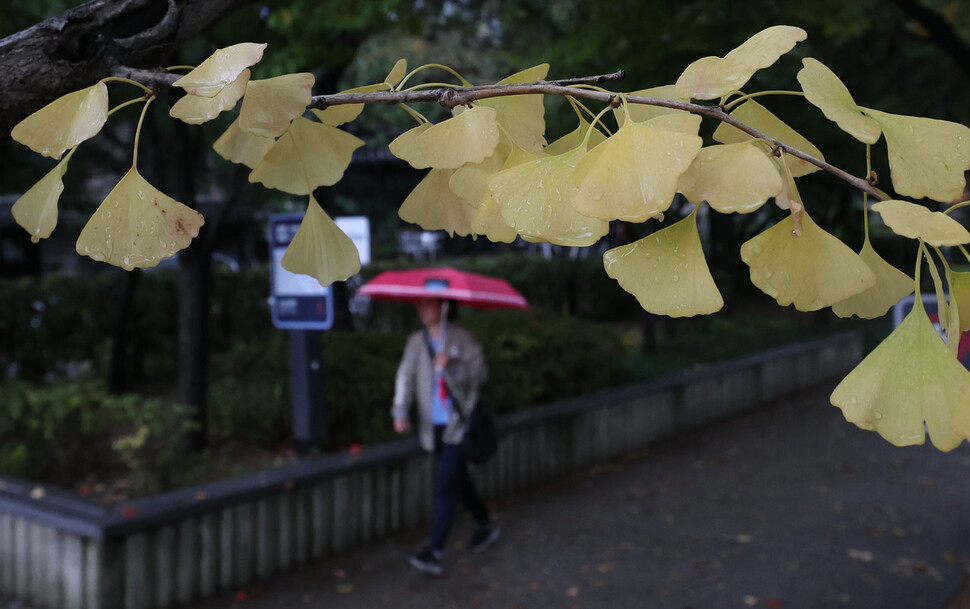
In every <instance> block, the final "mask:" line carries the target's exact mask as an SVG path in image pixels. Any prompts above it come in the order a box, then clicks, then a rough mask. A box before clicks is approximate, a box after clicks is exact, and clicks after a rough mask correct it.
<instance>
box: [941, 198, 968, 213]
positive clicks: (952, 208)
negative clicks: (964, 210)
mask: <svg viewBox="0 0 970 609" xmlns="http://www.w3.org/2000/svg"><path fill="white" fill-rule="evenodd" d="M968 205H970V200H968V201H960V202H959V203H955V204H954V205H951V206H950V207H948V208H947V209H946V210H944V211H943V213H945V214H947V215H949V214H951V213H953V212H954V211H956V210H958V209H960V208H961V207H967V206H968Z"/></svg>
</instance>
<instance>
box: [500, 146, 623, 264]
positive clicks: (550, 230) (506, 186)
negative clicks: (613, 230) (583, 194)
mask: <svg viewBox="0 0 970 609" xmlns="http://www.w3.org/2000/svg"><path fill="white" fill-rule="evenodd" d="M594 150H599V147H597V148H595V149H594ZM585 154H586V151H585V150H584V149H583V147H582V146H580V147H578V148H576V149H575V150H572V151H571V152H567V153H564V154H560V155H557V156H551V157H543V158H539V159H536V160H535V161H530V162H528V163H523V164H521V165H517V166H515V167H512V168H510V169H506V170H503V171H500V172H498V173H497V174H495V175H494V176H492V177H491V178H490V179H489V181H488V189H489V191H491V193H492V196H493V197H495V202H496V203H497V204H498V205H499V209H501V211H502V217H503V218H504V219H505V221H506V222H507V223H508V224H509V225H510V226H512V227H514V228H515V230H516V232H518V233H519V235H521V236H522V237H523V238H524V239H527V240H532V241H548V242H549V243H553V244H555V245H572V246H584V245H593V244H594V243H596V242H597V241H599V239H600V237H602V236H603V235H605V234H606V233H608V232H609V229H610V225H609V223H608V222H604V221H602V220H599V219H596V218H591V217H589V216H584V215H582V214H580V213H579V212H577V211H576V210H575V209H573V206H572V205H571V204H570V201H571V200H572V198H573V196H574V195H575V193H576V190H577V189H576V186H575V185H574V184H573V181H572V175H573V173H574V172H575V171H576V165H578V164H579V162H580V161H581V160H582V158H583V156H584V155H585Z"/></svg>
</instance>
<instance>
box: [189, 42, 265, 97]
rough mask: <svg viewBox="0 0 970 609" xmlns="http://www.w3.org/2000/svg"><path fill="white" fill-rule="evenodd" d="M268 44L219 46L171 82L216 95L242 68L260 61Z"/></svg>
mask: <svg viewBox="0 0 970 609" xmlns="http://www.w3.org/2000/svg"><path fill="white" fill-rule="evenodd" d="M265 48H266V45H265V44H257V43H255V42H240V43H239V44H234V45H232V46H229V47H226V48H224V49H218V50H217V51H216V52H215V53H213V54H212V55H209V57H208V58H207V59H206V60H205V61H203V62H202V63H201V64H199V66H198V67H197V68H195V69H194V70H192V71H191V72H189V73H188V74H186V75H185V76H183V77H182V78H180V79H178V80H176V81H175V82H174V83H172V86H174V87H181V88H183V89H185V92H186V93H190V94H192V95H198V96H200V97H215V96H216V95H218V94H219V92H220V91H221V90H222V88H223V87H225V86H226V85H228V84H229V83H231V82H233V81H235V80H236V79H237V78H239V75H240V74H242V72H243V70H245V69H246V68H248V67H250V66H253V65H256V64H257V63H259V60H260V59H262V58H263V49H265Z"/></svg>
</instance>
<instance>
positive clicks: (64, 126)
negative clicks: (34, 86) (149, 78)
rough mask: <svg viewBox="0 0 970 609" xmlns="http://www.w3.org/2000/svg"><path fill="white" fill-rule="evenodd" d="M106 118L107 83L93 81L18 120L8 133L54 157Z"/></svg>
mask: <svg viewBox="0 0 970 609" xmlns="http://www.w3.org/2000/svg"><path fill="white" fill-rule="evenodd" d="M107 120H108V87H107V86H106V85H105V84H104V83H103V82H99V83H98V84H96V85H92V86H90V87H87V88H86V89H81V90H80V91H74V92H73V93H68V94H67V95H64V96H63V97H59V98H57V99H55V100H54V101H52V102H51V103H49V104H47V105H46V106H44V107H43V108H41V109H40V110H38V111H37V112H34V113H33V114H31V115H30V116H28V117H27V118H25V119H24V120H22V121H20V122H19V123H17V125H16V126H15V127H14V128H13V131H11V132H10V137H12V138H13V139H15V140H16V141H18V142H20V143H21V144H23V145H25V146H27V147H28V148H30V149H31V150H33V151H34V152H36V153H39V154H42V155H44V156H47V157H51V158H53V159H60V158H61V155H63V154H64V152H65V151H66V150H68V149H70V148H74V147H75V146H77V145H78V144H80V143H81V142H83V141H84V140H87V139H90V138H92V137H94V136H95V135H97V134H98V132H99V131H101V127H103V126H104V123H105V121H107Z"/></svg>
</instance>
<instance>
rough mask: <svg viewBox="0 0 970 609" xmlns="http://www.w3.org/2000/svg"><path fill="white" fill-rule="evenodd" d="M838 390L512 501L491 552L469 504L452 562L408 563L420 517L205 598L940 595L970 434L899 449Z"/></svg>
mask: <svg viewBox="0 0 970 609" xmlns="http://www.w3.org/2000/svg"><path fill="white" fill-rule="evenodd" d="M830 390H831V387H824V388H820V389H819V390H817V391H814V392H811V393H809V394H806V395H804V396H801V397H798V398H795V399H791V400H788V401H787V402H785V403H784V404H780V405H778V406H777V407H773V408H770V409H766V410H762V411H759V412H757V413H754V414H752V415H749V416H746V417H743V418H740V419H737V420H734V421H730V422H728V423H725V424H722V425H719V426H717V427H714V428H710V429H708V430H705V431H702V432H699V433H696V434H692V435H690V436H686V437H684V438H681V439H679V440H677V441H672V442H668V443H666V444H664V445H662V446H658V447H656V448H654V449H652V450H650V451H647V452H644V453H642V454H640V455H636V456H633V457H631V458H629V459H627V460H625V461H624V462H622V463H615V464H612V465H610V466H606V467H601V468H597V469H593V470H590V471H588V472H586V473H584V474H583V475H579V476H575V477H573V478H571V479H569V480H563V481H560V482H558V483H555V484H550V485H547V486H543V487H540V488H536V489H535V490H534V491H533V492H532V493H530V494H528V495H525V496H522V497H520V498H518V499H517V500H515V501H512V502H505V503H503V504H501V505H499V506H497V518H498V524H499V525H500V526H501V528H502V530H503V532H504V534H505V536H504V538H503V539H502V540H501V541H499V543H498V544H496V546H494V547H493V548H492V549H490V550H489V551H488V552H486V553H485V554H481V555H473V554H470V553H468V552H467V550H465V549H464V547H463V545H464V544H463V543H462V542H464V540H465V539H466V537H467V535H468V534H469V533H470V525H469V523H468V522H467V521H466V520H462V522H461V524H460V525H459V526H458V527H457V528H456V531H455V535H454V538H455V539H454V541H453V543H452V544H450V546H449V548H448V551H447V553H446V556H445V560H446V569H447V571H446V574H445V575H444V576H443V577H441V578H431V577H427V576H424V575H423V574H421V573H418V572H417V571H415V570H414V569H412V568H411V567H410V566H409V565H408V564H407V562H406V556H407V554H408V553H409V552H410V551H411V550H413V549H415V548H416V547H417V546H418V545H420V543H421V542H422V537H421V534H420V533H413V534H408V535H404V536H400V537H398V538H395V539H393V540H391V541H388V542H382V543H379V544H377V545H375V546H372V547H370V548H368V549H367V550H363V551H360V552H357V553H355V554H353V555H348V556H345V557H341V558H339V559H331V560H329V561H327V562H325V563H322V564H319V565H316V566H313V567H310V568H308V569H307V570H305V571H302V572H300V573H298V574H296V575H292V576H287V577H284V578H281V579H278V580H275V581H274V582H272V583H271V584H270V585H269V586H268V587H267V588H265V589H251V590H247V591H244V592H243V594H244V595H245V600H242V602H240V600H241V599H239V598H237V597H234V596H226V597H222V598H219V599H216V600H214V601H209V602H207V603H206V604H204V605H199V606H198V608H197V609H226V608H229V607H231V606H234V605H236V606H238V607H240V609H270V608H272V609H289V608H294V609H295V608H308V609H323V608H326V609H338V608H345V607H350V608H381V607H387V608H388V609H409V608H414V609H430V608H436V609H437V608H445V607H486V608H493V607H494V608H515V607H522V608H529V609H541V608H546V607H550V608H552V607H555V608H566V609H572V608H582V609H593V608H617V607H620V608H626V607H631V608H645V609H652V608H658V609H687V608H690V609H731V608H734V607H738V608H742V609H743V608H746V607H769V608H774V609H777V608H808V609H814V608H820V609H821V608H843V607H844V608H849V607H853V608H860V609H894V608H899V609H920V608H927V609H940V608H941V607H942V606H943V605H944V604H945V603H946V601H947V600H948V599H949V597H950V596H951V595H952V594H953V593H954V592H955V590H956V588H957V586H958V584H959V582H960V580H961V577H962V573H963V564H964V559H965V558H966V557H967V556H970V484H968V481H970V446H967V445H966V444H964V445H963V446H962V447H961V448H959V449H957V450H955V451H953V452H951V453H948V454H944V453H940V452H938V451H936V450H934V449H933V448H931V447H929V446H922V447H911V448H906V449H899V448H895V447H893V446H891V445H889V444H888V443H886V442H885V441H884V440H882V439H881V438H879V437H878V436H877V435H876V434H874V433H871V432H864V431H861V430H859V429H857V428H856V427H855V426H853V425H850V424H848V423H846V422H845V421H844V419H843V418H842V415H841V413H840V412H839V411H838V410H837V409H836V408H833V407H832V406H829V405H828V401H827V397H828V393H829V391H830ZM454 545H458V546H460V547H454Z"/></svg>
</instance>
